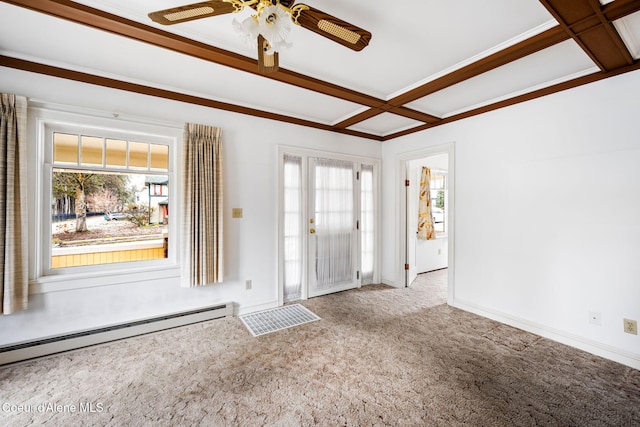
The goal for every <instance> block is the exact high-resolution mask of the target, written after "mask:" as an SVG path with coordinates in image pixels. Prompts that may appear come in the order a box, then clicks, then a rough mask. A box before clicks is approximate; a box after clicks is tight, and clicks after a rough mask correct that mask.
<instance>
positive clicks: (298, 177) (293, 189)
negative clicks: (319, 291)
mask: <svg viewBox="0 0 640 427" xmlns="http://www.w3.org/2000/svg"><path fill="white" fill-rule="evenodd" d="M283 178H284V179H283V181H284V182H283V184H284V195H283V196H284V197H283V199H284V200H283V202H284V227H283V228H284V242H283V243H284V247H283V256H284V277H283V282H284V283H283V284H284V300H285V301H293V300H298V299H300V298H301V296H302V158H301V157H298V156H290V155H285V156H284V168H283Z"/></svg>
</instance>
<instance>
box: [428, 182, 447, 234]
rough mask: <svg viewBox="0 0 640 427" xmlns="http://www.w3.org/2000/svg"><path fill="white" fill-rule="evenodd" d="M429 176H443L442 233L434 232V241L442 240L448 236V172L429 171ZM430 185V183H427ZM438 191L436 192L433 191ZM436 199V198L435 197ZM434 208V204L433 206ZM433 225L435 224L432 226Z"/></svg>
mask: <svg viewBox="0 0 640 427" xmlns="http://www.w3.org/2000/svg"><path fill="white" fill-rule="evenodd" d="M431 175H432V176H433V175H440V176H444V188H442V190H444V208H443V210H444V231H436V239H444V238H445V237H448V236H449V221H448V217H447V214H448V211H449V172H448V171H446V170H441V169H431ZM429 185H431V183H429ZM433 191H438V190H435V189H434V190H433ZM435 198H436V199H437V196H436V197H435ZM433 207H435V204H434V205H433ZM434 225H435V224H434Z"/></svg>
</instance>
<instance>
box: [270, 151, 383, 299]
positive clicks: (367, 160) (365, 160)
mask: <svg viewBox="0 0 640 427" xmlns="http://www.w3.org/2000/svg"><path fill="white" fill-rule="evenodd" d="M285 154H288V155H292V156H298V157H300V158H301V159H302V164H301V173H302V200H303V203H302V217H303V222H302V224H303V233H302V252H303V254H302V282H303V285H302V295H301V298H300V299H301V300H305V299H307V298H308V297H309V296H308V268H309V267H308V261H307V253H308V252H307V249H308V243H307V242H308V233H307V228H308V227H307V226H308V224H305V222H304V221H305V218H307V217H308V203H305V202H304V201H306V200H307V197H308V195H307V188H308V175H309V166H308V165H309V158H310V157H322V158H329V159H336V160H345V161H350V162H353V163H355V164H358V171H360V167H359V165H361V164H368V165H372V166H373V192H374V211H375V221H374V222H375V224H374V227H375V231H374V233H375V234H374V235H375V243H374V262H373V271H374V277H373V283H380V244H379V242H380V230H381V228H380V217H381V215H380V189H381V186H380V172H381V160H380V159H377V158H372V157H364V156H354V155H349V154H342V153H335V152H329V151H321V150H313V149H306V148H299V147H291V146H285V145H280V146H278V150H277V155H278V158H277V162H276V165H277V167H278V175H277V176H278V190H277V194H278V204H277V207H276V209H277V218H278V233H277V235H278V304H279V305H283V304H284V271H283V270H284V269H283V265H284V264H283V263H284V248H283V237H282V234H283V230H284V212H283V206H284V195H283V186H284V176H283V171H284V156H285ZM359 191H360V186H359V185H358V192H359ZM354 208H355V209H356V211H357V212H360V199H359V198H358V203H357V204H356V205H355V206H354ZM357 253H358V256H357V258H358V260H359V261H358V263H360V253H361V251H360V236H358V251H357ZM361 284H362V275H361V276H360V277H359V278H358V287H360V286H361Z"/></svg>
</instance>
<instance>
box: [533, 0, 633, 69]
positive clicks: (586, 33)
mask: <svg viewBox="0 0 640 427" xmlns="http://www.w3.org/2000/svg"><path fill="white" fill-rule="evenodd" d="M540 2H541V3H542V4H543V5H544V6H545V7H546V8H547V10H548V11H549V12H550V13H551V14H552V15H553V17H554V18H555V19H556V20H557V21H558V23H559V24H560V27H562V29H563V30H564V31H565V32H566V33H567V35H568V36H569V37H571V38H572V39H573V40H574V41H575V42H576V43H577V44H578V45H579V46H580V47H581V48H582V50H584V52H585V53H586V54H587V55H588V56H589V58H591V60H592V61H593V62H594V63H595V64H596V65H597V66H598V68H600V70H601V71H604V72H609V71H612V70H615V69H617V68H620V67H625V66H628V65H632V64H633V63H634V62H635V61H634V59H633V57H632V55H631V53H630V52H629V49H627V47H626V46H625V44H624V42H623V40H622V38H621V37H620V34H618V32H617V31H616V29H615V28H614V26H613V23H612V21H613V20H615V19H619V18H618V16H616V15H615V14H614V13H613V12H614V10H618V11H620V12H622V11H623V10H624V12H625V13H628V12H629V11H630V10H631V9H632V6H634V7H638V8H640V2H639V1H637V0H636V1H635V2H626V3H625V4H624V5H623V6H618V8H617V9H612V8H610V9H609V10H608V13H605V11H604V8H603V7H602V6H601V5H600V2H599V1H598V0H572V1H565V0H540ZM615 3H617V1H616V2H614V4H615ZM632 3H635V5H633V4H632Z"/></svg>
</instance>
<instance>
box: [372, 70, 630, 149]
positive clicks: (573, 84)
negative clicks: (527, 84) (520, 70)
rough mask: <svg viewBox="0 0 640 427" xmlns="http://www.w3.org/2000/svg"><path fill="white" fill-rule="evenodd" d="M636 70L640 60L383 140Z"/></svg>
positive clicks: (405, 131) (463, 113) (401, 132)
mask: <svg viewBox="0 0 640 427" xmlns="http://www.w3.org/2000/svg"><path fill="white" fill-rule="evenodd" d="M636 70H640V61H636V63H635V64H633V65H628V66H625V67H620V68H617V69H615V70H613V71H608V72H601V71H599V72H596V73H592V74H588V75H586V76H582V77H578V78H575V79H572V80H568V81H566V82H562V83H558V84H555V85H552V86H549V87H545V88H542V89H538V90H535V91H533V92H529V93H525V94H523V95H520V96H516V97H514V98H509V99H505V100H503V101H499V102H495V103H493V104H489V105H485V106H483V107H478V108H475V109H473V110H469V111H465V112H462V113H459V114H456V115H453V116H449V117H446V118H444V119H442V120H440V121H438V122H436V123H432V124H425V125H420V126H416V127H414V128H411V129H406V130H403V131H400V132H396V133H393V134H389V135H386V136H385V137H384V138H383V140H384V141H389V140H391V139H394V138H398V137H400V136H405V135H410V134H412V133H416V132H420V131H423V130H427V129H431V128H433V127H436V126H441V125H445V124H447V123H452V122H456V121H458V120H462V119H466V118H469V117H473V116H477V115H479V114H484V113H487V112H489V111H494V110H498V109H501V108H505V107H509V106H511V105H516V104H520V103H522V102H526V101H531V100H532V99H536V98H541V97H543V96H547V95H551V94H554V93H557V92H562V91H564V90H568V89H573V88H575V87H578V86H583V85H586V84H589V83H594V82H597V81H599V80H604V79H608V78H609V77H615V76H618V75H620V74H624V73H628V72H631V71H636Z"/></svg>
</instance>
